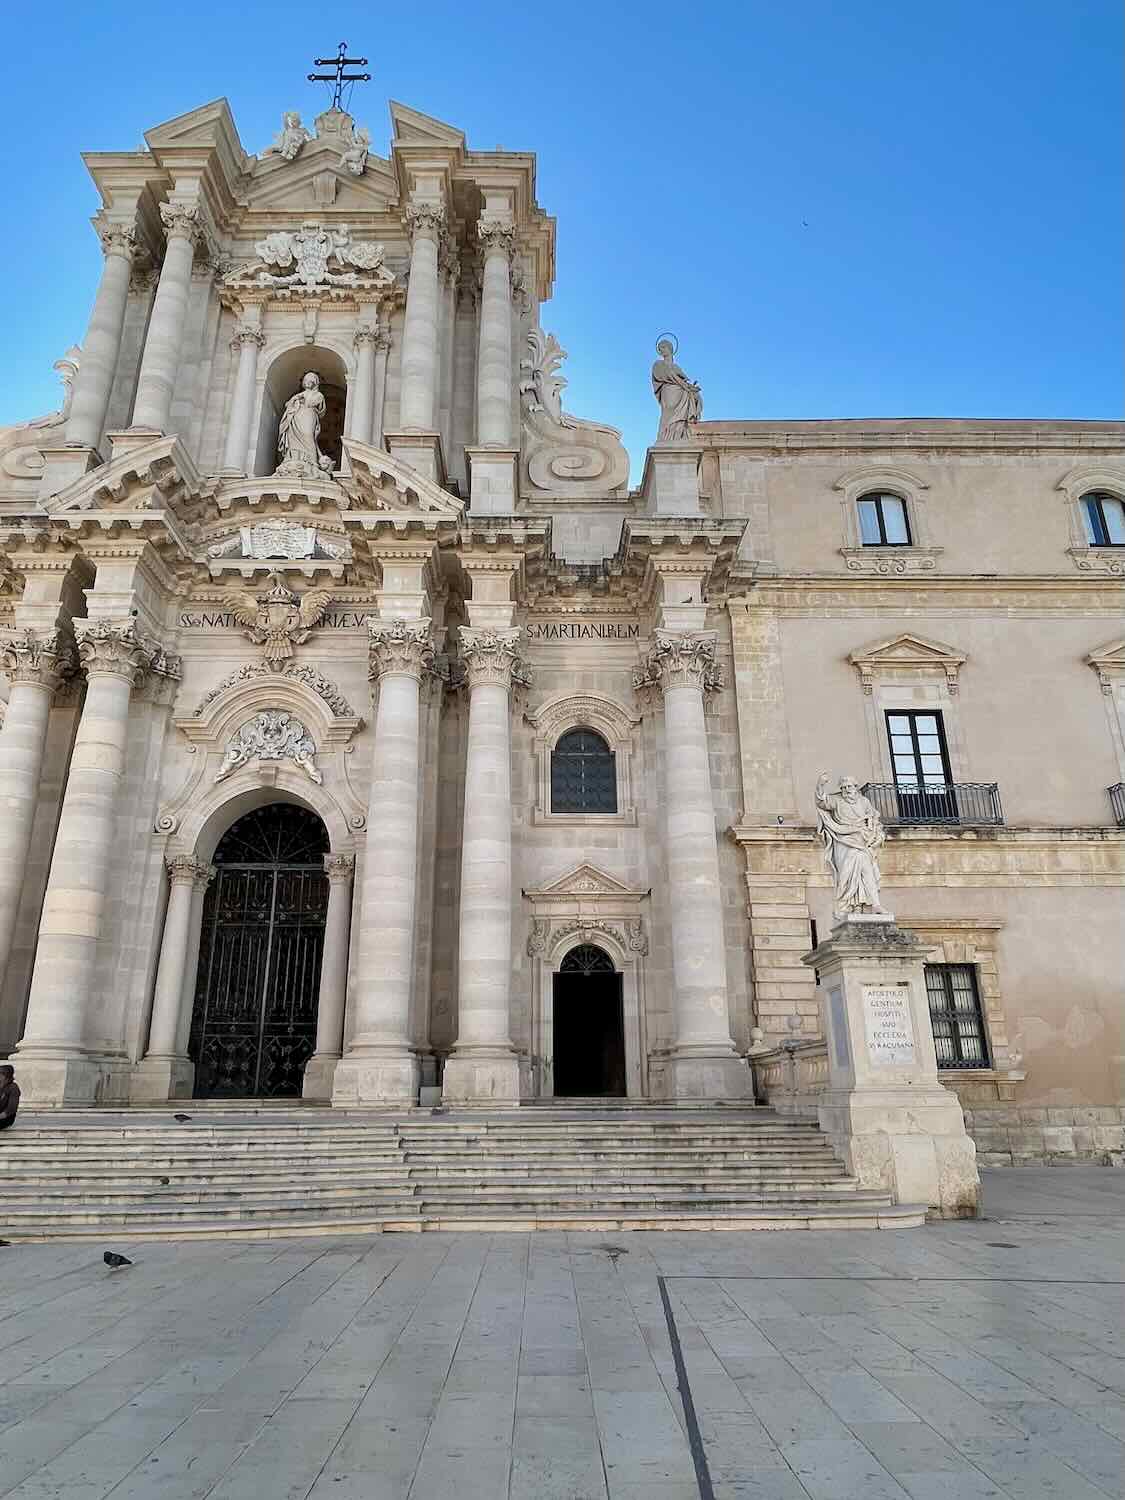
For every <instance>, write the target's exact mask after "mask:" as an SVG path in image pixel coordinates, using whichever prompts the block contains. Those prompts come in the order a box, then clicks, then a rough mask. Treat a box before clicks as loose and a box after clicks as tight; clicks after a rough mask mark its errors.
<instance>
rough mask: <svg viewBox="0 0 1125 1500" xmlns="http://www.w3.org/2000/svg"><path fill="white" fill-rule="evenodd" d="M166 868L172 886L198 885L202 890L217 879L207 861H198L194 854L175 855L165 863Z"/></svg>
mask: <svg viewBox="0 0 1125 1500" xmlns="http://www.w3.org/2000/svg"><path fill="white" fill-rule="evenodd" d="M164 868H165V869H166V870H167V871H168V879H169V881H170V882H171V884H172V885H198V886H200V887H201V888H202V887H204V886H208V885H210V884H211V882H212V880H214V878H215V872H214V870H213V869H212V868H211V866H210V865H209V864H207V862H206V861H205V860H202V859H196V857H195V855H194V854H174V855H173V856H172V858H171V859H166V860H165V861H164Z"/></svg>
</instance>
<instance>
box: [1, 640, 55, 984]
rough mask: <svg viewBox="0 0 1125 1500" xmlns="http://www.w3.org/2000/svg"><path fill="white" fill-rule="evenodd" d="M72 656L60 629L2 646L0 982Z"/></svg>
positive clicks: (16, 914)
mask: <svg viewBox="0 0 1125 1500" xmlns="http://www.w3.org/2000/svg"><path fill="white" fill-rule="evenodd" d="M69 659H70V652H69V650H68V647H67V645H66V643H65V642H64V640H63V638H62V636H61V635H60V634H59V632H58V631H55V630H52V631H49V632H47V633H45V634H37V633H36V632H35V631H33V630H22V631H18V632H16V633H15V634H14V635H12V636H11V637H9V639H8V640H7V641H5V642H4V644H3V646H2V647H0V665H2V666H3V668H4V671H5V672H6V673H7V674H8V680H9V682H10V683H11V691H10V693H9V695H8V706H7V709H6V710H5V714H4V722H3V725H0V982H2V981H3V977H4V970H5V968H6V967H7V963H8V955H9V953H10V952H11V951H12V937H13V934H14V933H15V929H16V918H17V916H18V914H19V906H20V897H21V895H22V893H23V885H24V878H25V870H24V866H25V865H26V863H27V852H28V849H29V848H30V847H31V830H32V826H33V824H34V822H35V809H36V807H37V806H38V802H39V779H40V777H41V775H42V773H43V751H44V749H45V748H46V744H47V720H48V716H49V715H50V712H51V700H52V698H53V697H54V692H55V688H56V687H57V685H58V681H59V674H60V671H61V670H62V668H63V667H64V666H65V665H66V664H67V662H68V661H69Z"/></svg>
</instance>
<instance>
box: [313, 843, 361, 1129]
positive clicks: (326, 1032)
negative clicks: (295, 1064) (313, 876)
mask: <svg viewBox="0 0 1125 1500" xmlns="http://www.w3.org/2000/svg"><path fill="white" fill-rule="evenodd" d="M324 873H325V874H326V875H327V876H328V910H327V911H326V912H325V914H324V946H323V949H322V955H321V960H320V992H319V994H318V996H317V1004H316V1051H315V1053H314V1054H313V1056H312V1057H310V1058H309V1060H308V1062H307V1063H306V1064H305V1076H304V1081H303V1082H302V1084H301V1093H302V1094H303V1095H304V1097H305V1098H306V1099H331V1097H332V1079H333V1075H334V1074H335V1072H336V1064H337V1063H338V1062H339V1061H340V1056H341V1054H342V1052H343V1050H344V1000H345V997H346V995H347V989H348V919H349V917H350V914H351V907H352V875H353V874H354V873H355V856H354V855H353V854H326V855H325V856H324Z"/></svg>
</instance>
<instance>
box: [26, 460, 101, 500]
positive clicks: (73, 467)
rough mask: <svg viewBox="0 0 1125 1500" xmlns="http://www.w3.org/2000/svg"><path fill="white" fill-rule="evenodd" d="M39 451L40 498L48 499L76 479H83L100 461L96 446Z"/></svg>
mask: <svg viewBox="0 0 1125 1500" xmlns="http://www.w3.org/2000/svg"><path fill="white" fill-rule="evenodd" d="M40 452H41V453H42V454H43V472H42V474H41V475H40V476H39V498H40V500H49V499H50V498H51V496H52V495H57V494H59V493H60V492H61V491H62V490H65V489H66V487H67V485H68V484H73V483H74V481H75V480H76V479H84V478H85V477H86V475H87V474H88V473H89V472H90V470H91V469H96V468H97V466H98V464H99V463H100V462H101V458H100V456H99V454H98V451H97V449H96V448H42V449H40Z"/></svg>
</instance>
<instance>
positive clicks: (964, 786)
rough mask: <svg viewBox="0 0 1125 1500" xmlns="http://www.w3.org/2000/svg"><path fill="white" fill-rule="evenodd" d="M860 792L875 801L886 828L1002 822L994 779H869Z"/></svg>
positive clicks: (980, 825)
mask: <svg viewBox="0 0 1125 1500" xmlns="http://www.w3.org/2000/svg"><path fill="white" fill-rule="evenodd" d="M863 795H864V796H865V797H867V798H869V799H870V801H872V802H873V803H874V804H875V806H876V808H878V810H879V816H880V817H881V818H882V819H883V822H884V823H885V824H886V825H887V827H888V828H895V827H903V826H906V825H918V824H927V823H940V824H942V825H945V826H952V827H962V828H964V827H970V828H980V827H991V828H999V827H1000V826H1001V825H1002V824H1003V822H1004V813H1003V810H1002V808H1001V806H1000V789H999V787H998V786H997V784H996V783H995V782H994V781H948V782H929V783H925V782H913V783H912V782H893V781H869V782H868V783H867V785H866V786H865V787H864V788H863Z"/></svg>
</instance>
